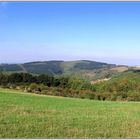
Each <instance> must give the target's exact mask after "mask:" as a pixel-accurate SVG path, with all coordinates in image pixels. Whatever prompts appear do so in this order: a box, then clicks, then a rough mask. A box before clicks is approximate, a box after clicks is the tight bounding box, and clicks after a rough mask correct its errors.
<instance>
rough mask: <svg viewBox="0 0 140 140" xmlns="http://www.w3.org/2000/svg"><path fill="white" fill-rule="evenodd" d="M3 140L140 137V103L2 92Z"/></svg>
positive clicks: (0, 123) (0, 128) (0, 131)
mask: <svg viewBox="0 0 140 140" xmlns="http://www.w3.org/2000/svg"><path fill="white" fill-rule="evenodd" d="M0 138H140V103H139V102H113V101H95V100H88V99H74V98H66V97H54V96H43V95H37V94H31V93H23V92H19V91H14V90H6V89H0Z"/></svg>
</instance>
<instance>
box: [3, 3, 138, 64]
mask: <svg viewBox="0 0 140 140" xmlns="http://www.w3.org/2000/svg"><path fill="white" fill-rule="evenodd" d="M48 60H66V61H71V60H93V61H100V62H107V63H112V64H122V65H123V64H124V65H131V66H135V65H140V2H0V63H24V62H30V61H48Z"/></svg>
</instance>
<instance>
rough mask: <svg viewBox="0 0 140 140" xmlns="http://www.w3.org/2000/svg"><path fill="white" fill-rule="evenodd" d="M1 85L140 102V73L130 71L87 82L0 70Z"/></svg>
mask: <svg viewBox="0 0 140 140" xmlns="http://www.w3.org/2000/svg"><path fill="white" fill-rule="evenodd" d="M0 85H1V87H6V88H13V89H20V90H22V91H25V92H32V93H36V94H44V95H54V96H64V97H76V98H88V99H95V100H113V101H116V100H128V101H140V74H139V73H136V74H135V73H128V74H124V75H121V76H117V77H115V78H112V79H111V80H109V81H104V82H100V83H96V84H94V85H91V84H90V83H89V82H88V81H85V80H82V79H78V78H70V77H53V76H48V75H45V74H41V75H32V74H29V73H13V74H3V73H0Z"/></svg>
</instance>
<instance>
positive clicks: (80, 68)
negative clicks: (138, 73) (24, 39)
mask: <svg viewBox="0 0 140 140" xmlns="http://www.w3.org/2000/svg"><path fill="white" fill-rule="evenodd" d="M129 69H130V67H128V66H119V65H115V64H108V63H102V62H96V61H89V60H79V61H36V62H29V63H24V64H1V65H0V72H6V73H13V72H28V73H31V74H49V75H54V76H74V77H75V76H76V77H80V78H83V79H87V80H95V79H99V78H108V77H111V76H112V75H115V74H117V73H120V72H124V71H127V70H129ZM136 70H137V69H136Z"/></svg>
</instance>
